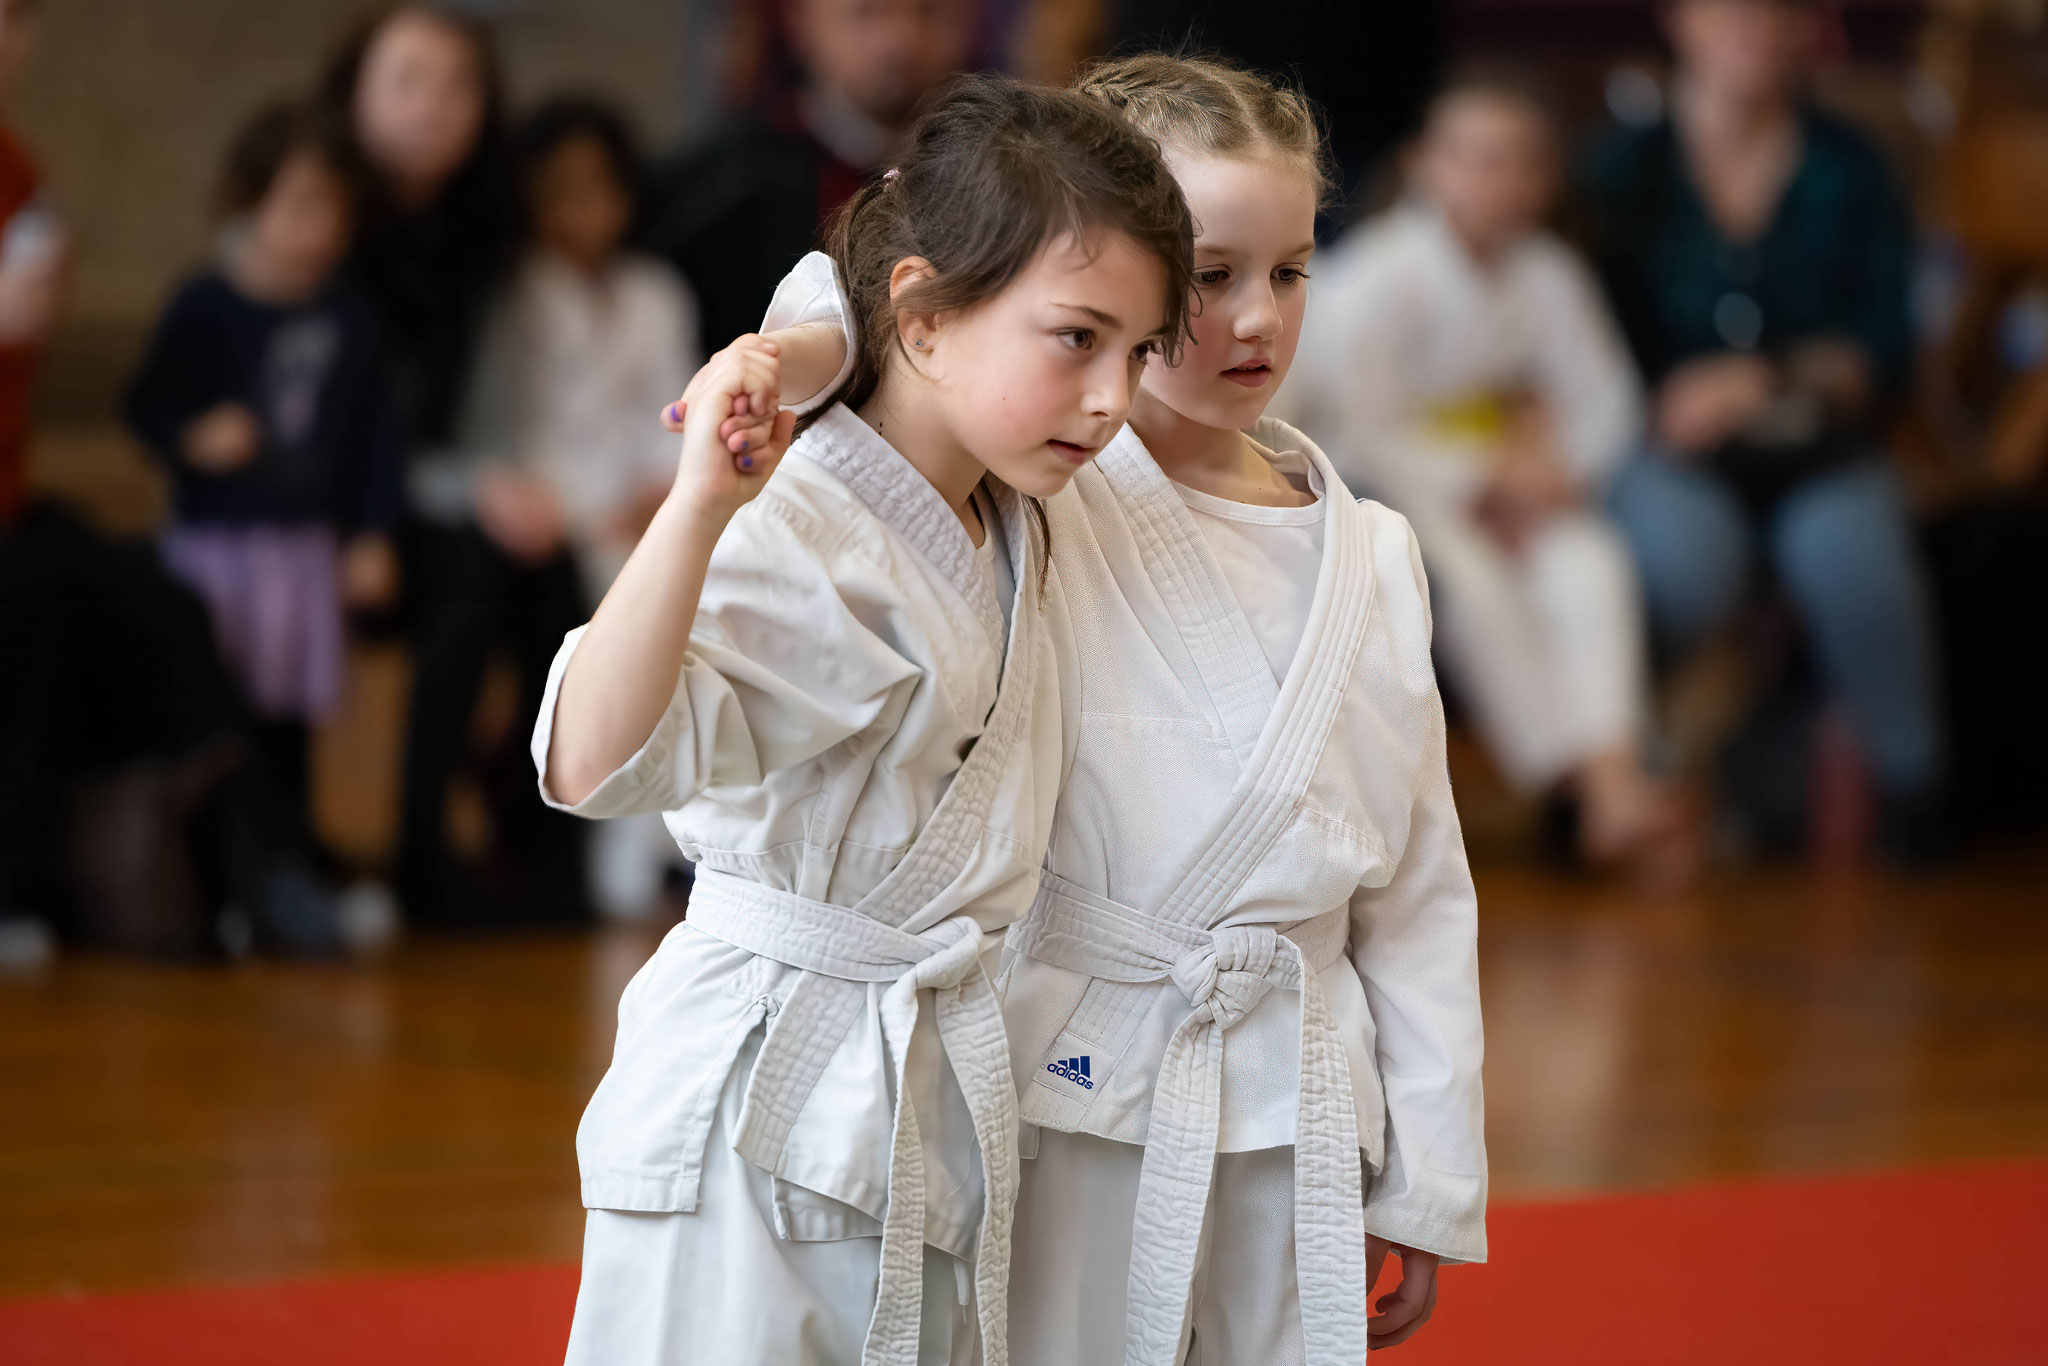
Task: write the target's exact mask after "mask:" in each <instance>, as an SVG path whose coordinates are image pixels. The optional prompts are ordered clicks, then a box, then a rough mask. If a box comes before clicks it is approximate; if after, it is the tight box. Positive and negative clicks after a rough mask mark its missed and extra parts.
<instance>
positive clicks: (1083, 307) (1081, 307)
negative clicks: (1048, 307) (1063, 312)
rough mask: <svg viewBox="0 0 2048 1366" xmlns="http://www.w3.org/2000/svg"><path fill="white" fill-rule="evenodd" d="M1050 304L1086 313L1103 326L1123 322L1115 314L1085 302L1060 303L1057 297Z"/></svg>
mask: <svg viewBox="0 0 2048 1366" xmlns="http://www.w3.org/2000/svg"><path fill="white" fill-rule="evenodd" d="M1052 306H1053V307H1054V308H1070V309H1072V310H1073V311H1074V312H1076V313H1086V314H1087V315H1088V316H1089V317H1091V318H1093V319H1095V321H1097V322H1099V323H1101V324H1102V325H1103V326H1104V327H1110V328H1115V327H1122V326H1123V324H1122V323H1121V322H1119V321H1118V320H1117V317H1116V315H1115V314H1113V313H1104V312H1103V311H1102V310H1101V309H1099V308H1090V307H1089V306H1088V305H1087V304H1068V303H1061V302H1060V301H1059V300H1058V299H1055V300H1053V304H1052Z"/></svg>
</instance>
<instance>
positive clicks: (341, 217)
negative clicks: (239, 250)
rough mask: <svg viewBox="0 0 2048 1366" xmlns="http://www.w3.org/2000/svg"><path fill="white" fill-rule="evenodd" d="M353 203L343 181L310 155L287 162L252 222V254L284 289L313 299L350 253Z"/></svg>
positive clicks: (250, 245)
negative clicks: (349, 243)
mask: <svg viewBox="0 0 2048 1366" xmlns="http://www.w3.org/2000/svg"><path fill="white" fill-rule="evenodd" d="M348 235H349V204H348V194H347V191H346V190H345V189H344V188H343V185H342V180H341V176H340V175H339V173H337V172H336V171H335V170H334V168H333V167H331V166H329V165H328V164H327V163H326V161H324V160H322V159H321V158H320V157H317V156H314V155H313V154H311V153H310V152H300V153H298V154H297V155H295V156H293V157H292V158H291V159H290V160H288V161H286V162H285V164H284V166H283V168H282V169H280V170H279V171H278V173H277V178H276V179H274V180H273V181H271V183H270V192H269V193H268V194H266V195H264V196H263V199H262V202H260V203H259V204H257V205H256V210H255V212H254V213H253V214H251V215H250V219H249V237H248V243H249V249H250V250H251V251H252V252H253V253H254V254H255V255H256V256H257V257H258V258H259V259H260V260H261V262H262V269H263V272H264V275H265V276H266V277H267V278H268V279H269V280H270V282H271V283H272V284H273V285H274V286H275V287H277V288H279V289H280V290H283V291H286V292H289V293H292V294H310V293H311V292H313V291H314V290H316V289H318V288H319V286H320V284H321V282H322V281H324V280H325V279H326V278H327V276H328V274H329V272H331V271H332V270H333V269H334V268H335V266H337V265H338V264H340V262H341V258H342V256H343V254H344V253H346V252H347V251H348Z"/></svg>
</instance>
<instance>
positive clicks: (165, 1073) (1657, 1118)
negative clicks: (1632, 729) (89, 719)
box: [0, 854, 2048, 1296]
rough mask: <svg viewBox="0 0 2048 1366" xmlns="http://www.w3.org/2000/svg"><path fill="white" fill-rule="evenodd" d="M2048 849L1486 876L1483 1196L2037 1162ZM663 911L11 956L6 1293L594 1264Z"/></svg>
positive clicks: (3, 1227) (3, 1091) (2047, 986)
mask: <svg viewBox="0 0 2048 1366" xmlns="http://www.w3.org/2000/svg"><path fill="white" fill-rule="evenodd" d="M2044 875H2048V858H2044V857H2040V856H2030V855H2024V854H2012V855H2006V856H1996V855H1994V856H1988V857H1985V858H1982V859H1979V860H1976V861H1973V863H1972V865H1971V866H1970V867H1969V868H1968V869H1967V870H1966V871H1964V872H1962V873H1959V874H1957V875H1954V876H1952V877H1950V878H1947V879H1945V880H1942V881H1938V882H1933V883H1928V884H1923V885H1899V884H1892V883H1886V882H1882V881H1875V880H1868V881H1857V880H1853V879H1850V880H1825V879H1821V878H1818V877H1815V876H1812V875H1807V874H1802V873H1792V872H1787V873H1782V874H1751V875H1745V876H1743V877H1741V878H1739V879H1733V880H1727V881H1722V882H1718V883H1715V884H1713V885H1710V886H1708V887H1707V888H1705V889H1704V890H1702V891H1701V892H1699V893H1698V894H1696V895H1694V896H1691V897H1689V898H1687V899H1684V900H1680V901H1671V902H1662V903H1658V902H1645V901H1642V900H1640V899H1637V898H1634V897H1632V896H1630V895H1628V894H1626V893H1623V892H1619V891H1608V890H1602V889H1598V888H1592V887H1588V886H1585V885H1581V884H1577V883H1571V882H1565V881H1560V880H1556V879H1551V878H1548V877H1546V876H1542V875H1538V874H1536V873H1533V872H1529V871H1526V870H1522V869H1519V868H1517V867H1515V866H1513V865H1512V864H1510V865H1506V866H1502V867H1495V868H1482V869H1481V871H1480V894H1481V907H1482V931H1481V939H1482V958H1483V977H1484V992H1485V1005H1486V1024H1487V1043H1488V1058H1487V1110H1488V1115H1487V1119H1488V1132H1489V1144H1490V1148H1491V1155H1492V1162H1493V1171H1494V1192H1495V1198H1496V1199H1497V1200H1513V1199H1519V1198H1528V1197H1534V1196H1542V1195H1546V1194H1551V1193H1559V1192H1568V1191H1581V1190H1588V1189H1600V1188H1609V1187H1643V1186H1662V1185H1670V1184H1677V1183H1688V1182H1695V1181H1700V1180H1703V1179H1710V1178H1720V1177H1731V1176H1740V1175H1746V1174H1752V1173H1785V1172H1814V1171H1832V1170H1847V1169H1865V1168H1871V1167H1878V1166H1888V1165H1897V1164H1918V1163H1948V1162H1959V1161H1971V1160H1978V1159H1988V1158H1998V1157H2012V1156H2026V1155H2042V1154H2048V895H2044V893H2043V891H2042V888H2043V886H2044V885H2048V878H2044ZM653 942H654V936H653V934H652V933H651V932H634V931H608V932H604V933H598V934H592V935H587V936H570V937H558V938H530V939H511V940H495V941H490V940H486V941H459V940H458V941H428V942H415V943H413V944H410V945H408V946H407V947H405V948H404V949H403V950H402V951H401V952H399V953H398V954H397V955H396V956H394V957H393V958H392V959H390V960H389V961H388V962H386V963H384V964H382V965H379V966H376V967H370V968H360V969H344V968H304V967H285V966H274V965H258V966H249V967H243V968H236V969H231V970H222V971H201V970H183V969H164V968H147V967H140V966H136V965H132V964H127V963H120V962H114V961H107V960H94V959H89V958H73V959H67V960H64V961H61V962H60V963H59V964H57V965H56V966H55V967H54V968H52V969H50V970H49V971H47V972H46V973H45V974H44V975H42V976H40V977H36V978H32V979H26V980H24V979H12V980H0V1296H15V1295H34V1294H50V1293H72V1292H77V1291H82V1290H101V1289H109V1288H116V1287H131V1286H144V1285H162V1284H176V1283H189V1282H217V1281H223V1280H245V1279H257V1278H270V1277H279V1276H300V1275H316V1274H326V1273H333V1272H348V1271H361V1270H371V1269H393V1268H413V1267H424V1266H439V1265H455V1264H465V1263H481V1262H505V1261H527V1260H570V1259H573V1258H574V1257H575V1256H576V1253H577V1247H578V1236H579V1229H580V1222H581V1212H580V1210H579V1209H578V1206H577V1199H576V1187H575V1165H574V1151H573V1136H574V1132H575V1125H576V1119H577V1116H578V1113H579V1112H580V1110H581V1108H582V1105H583V1102H584V1100H585V1099H586V1098H587V1096H588V1095H589V1092H590V1089H591V1086H592V1085H593V1084H594V1083H595V1081H596V1079H597V1077H598V1075H599V1074H600V1072H601V1071H602V1069H603V1066H604V1061H605V1057H606V1054H607V1051H608V1049H609V1047H610V1041H611V1029H612V1026H611V1013H612V1009H613V1006H614V1003H615V1002H616V999H617V996H618V992H619V989H620V987H621V986H622V985H623V984H624V982H625V981H626V979H627V978H628V977H629V976H630V975H631V973H632V972H633V970H634V969H635V968H636V967H637V966H638V965H639V963H640V961H641V960H642V959H643V958H644V957H645V956H646V954H647V953H648V952H649V951H650V949H651V948H652V945H653Z"/></svg>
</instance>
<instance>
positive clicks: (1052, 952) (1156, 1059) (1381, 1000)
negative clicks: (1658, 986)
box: [1001, 420, 1486, 1366]
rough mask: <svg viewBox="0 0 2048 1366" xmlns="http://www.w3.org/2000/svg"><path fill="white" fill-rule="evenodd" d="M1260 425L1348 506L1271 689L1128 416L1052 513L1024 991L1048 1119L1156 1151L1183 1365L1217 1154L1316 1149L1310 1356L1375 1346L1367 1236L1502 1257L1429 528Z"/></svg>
mask: <svg viewBox="0 0 2048 1366" xmlns="http://www.w3.org/2000/svg"><path fill="white" fill-rule="evenodd" d="M1250 435H1251V436H1252V438H1253V439H1254V440H1256V441H1258V442H1260V443H1261V444H1263V445H1265V446H1266V447H1268V448H1269V449H1274V450H1282V451H1290V450H1291V451H1301V452H1304V453H1305V454H1306V455H1307V456H1308V457H1309V459H1310V460H1312V461H1313V462H1314V463H1315V465H1316V466H1317V467H1318V469H1319V470H1320V472H1321V476H1322V479H1323V481H1324V484H1325V487H1326V488H1328V489H1329V490H1330V491H1331V493H1332V495H1333V496H1331V497H1330V498H1329V500H1328V502H1329V510H1328V522H1327V524H1326V527H1325V536H1324V553H1323V563H1322V568H1321V575H1320V578H1319V580H1318V582H1317V584H1316V591H1315V598H1314V603H1313V606H1312V608H1311V611H1310V615H1309V620H1308V627H1307V631H1306V633H1305V636H1304V639H1303V641H1302V644H1301V648H1300V650H1299V651H1298V653H1297V655H1296V657H1295V659H1294V661H1293V664H1292V667H1291V668H1290V669H1289V670H1288V673H1287V676H1286V678H1285V680H1284V682H1281V683H1279V684H1276V683H1275V681H1274V678H1273V671H1272V668H1271V666H1270V665H1269V663H1268V660H1267V658H1266V656H1265V654H1264V653H1263V651H1262V649H1261V647H1260V644H1259V641H1258V639H1257V637H1256V636H1255V635H1254V633H1253V630H1252V627H1251V625H1250V623H1249V622H1248V621H1247V620H1246V617H1245V613H1244V612H1243V611H1242V610H1241V608H1240V606H1239V604H1238V602H1237V600H1236V598H1235V597H1234V596H1233V594H1232V591H1231V588H1230V586H1229V584H1228V583H1227V582H1226V580H1225V579H1224V577H1223V574H1222V571H1221V569H1220V568H1219V567H1218V565H1217V563H1216V561H1215V558H1214V556H1213V555H1212V553H1211V552H1210V549H1209V546H1208V544H1207V542H1206V541H1205V539H1204V537H1203V535H1202V532H1201V529H1200V527H1199V526H1198V525H1197V524H1196V522H1195V520H1194V518H1193V516H1192V515H1191V514H1190V513H1189V511H1188V509H1187V507H1186V505H1185V504H1184V502H1183V501H1182V499H1181V497H1180V496H1179V494H1178V493H1177V492H1176V491H1175V490H1174V488H1173V486H1172V484H1171V483H1170V482H1169V481H1168V480H1167V478H1166V477H1165V476H1164V475H1163V474H1162V473H1161V472H1160V470H1159V468H1158V466H1157V465H1156V464H1154V463H1153V461H1152V458H1151V456H1150V455H1149V454H1147V453H1146V451H1145V449H1144V447H1143V445H1142V443H1140V442H1139V441H1138V439H1137V437H1136V436H1135V434H1133V433H1132V431H1131V430H1130V429H1129V428H1128V427H1126V428H1125V429H1124V430H1123V432H1122V433H1120V434H1119V436H1118V437H1117V439H1116V440H1115V441H1114V442H1113V443H1112V444H1111V446H1110V447H1109V448H1108V449H1107V450H1105V451H1104V452H1103V454H1102V455H1101V456H1100V457H1099V458H1098V459H1097V461H1096V462H1095V464H1094V465H1093V466H1092V467H1090V468H1088V469H1085V470H1083V471H1082V472H1081V473H1080V475H1078V476H1077V477H1076V479H1075V481H1074V487H1073V489H1072V490H1071V491H1070V493H1069V494H1068V495H1065V496H1062V497H1061V498H1059V499H1054V500H1052V501H1051V502H1050V503H1049V504H1048V510H1049V512H1050V514H1051V522H1052V546H1053V551H1052V554H1053V563H1054V565H1055V567H1056V569H1057V571H1058V572H1059V574H1060V575H1061V579H1062V586H1063V589H1064V591H1065V595H1066V596H1065V601H1066V604H1067V607H1068V609H1069V611H1070V612H1071V614H1072V621H1073V630H1074V635H1075V641H1076V644H1077V646H1078V649H1079V653H1078V655H1077V656H1076V660H1077V668H1078V681H1077V685H1076V692H1075V693H1074V694H1073V695H1071V696H1070V700H1069V706H1070V707H1071V708H1073V709H1074V710H1073V715H1072V716H1071V717H1070V719H1069V725H1070V727H1072V726H1075V725H1077V726H1078V743H1077V746H1076V750H1075V754H1074V756H1073V758H1072V760H1071V765H1072V766H1071V771H1070V773H1069V775H1068V777H1067V780H1066V784H1065V788H1064V791H1063V794H1062V796H1061V799H1060V805H1059V812H1058V818H1057V822H1056V825H1055V829H1054V833H1053V839H1052V845H1051V850H1050V854H1049V858H1048V865H1047V873H1046V877H1045V880H1044V885H1043V888H1042V889H1041V892H1040V895H1039V897H1038V899H1037V901H1036V903H1035V905H1034V907H1033V909H1032V913H1031V915H1030V916H1029V917H1028V918H1027V919H1026V920H1025V921H1024V922H1023V923H1022V924H1020V925H1019V926H1017V928H1016V929H1014V930H1013V931H1012V932H1011V934H1010V936H1009V941H1008V942H1009V946H1010V949H1011V950H1012V954H1011V956H1010V958H1009V960H1008V961H1007V963H1006V966H1005V968H1004V977H1003V980H1002V983H1001V985H1002V989H1003V994H1004V1014H1005V1018H1006V1020H1007V1023H1008V1026H1009V1029H1010V1048H1011V1056H1012V1060H1013V1062H1014V1064H1015V1066H1016V1068H1017V1087H1018V1092H1019V1105H1020V1109H1021V1113H1022V1118H1023V1120H1024V1122H1025V1123H1026V1125H1027V1126H1029V1125H1040V1126H1049V1127H1052V1128H1056V1129H1061V1130H1066V1131H1070V1132H1084V1133H1092V1134H1098V1135H1101V1136H1103V1137H1106V1138H1111V1139H1117V1140H1121V1141H1124V1142H1129V1143H1143V1144H1145V1145H1146V1153H1145V1159H1144V1169H1143V1177H1142V1180H1141V1183H1140V1188H1139V1196H1138V1209H1137V1228H1136V1229H1135V1231H1134V1242H1133V1255H1132V1262H1131V1285H1130V1299H1129V1306H1130V1308H1129V1315H1128V1320H1127V1340H1128V1348H1129V1359H1130V1360H1131V1361H1132V1362H1134V1363H1154V1362H1156V1363H1160V1366H1170V1363H1171V1362H1172V1361H1173V1359H1174V1353H1175V1350H1176V1346H1177V1343H1178V1340H1179V1336H1180V1333H1181V1328H1182V1323H1183V1320H1184V1317H1185V1311H1186V1304H1187V1295H1188V1284H1189V1277H1190V1274H1191V1272H1192V1268H1193V1265H1194V1260H1195V1257H1196V1253H1197V1247H1198V1244H1199V1241H1200V1237H1201V1232H1202V1219H1203V1211H1204V1205H1205V1203H1206V1201H1207V1198H1208V1192H1209V1183H1210V1174H1211V1171H1212V1169H1213V1166H1214V1155H1215V1153H1216V1152H1217V1151H1219V1150H1221V1151H1242V1150H1248V1149H1254V1148H1262V1147H1269V1146H1275V1145H1280V1144H1288V1143H1291V1144H1293V1145H1294V1148H1295V1167H1294V1171H1295V1204H1296V1208H1295V1232H1296V1243H1297V1257H1298V1260H1299V1277H1298V1279H1299V1283H1300V1291H1301V1312H1302V1326H1303V1335H1304V1341H1305V1346H1306V1348H1307V1352H1308V1359H1309V1360H1310V1361H1311V1362H1335V1361H1338V1360H1344V1361H1356V1360H1357V1359H1358V1358H1359V1357H1360V1355H1361V1354H1362V1353H1363V1349H1364V1344H1365V1335H1366V1327H1365V1319H1366V1313H1367V1305H1366V1300H1367V1287H1366V1285H1365V1280H1364V1234H1365V1232H1366V1230H1368V1229H1369V1230H1371V1231H1372V1232H1374V1233H1376V1234H1378V1235H1380V1236H1382V1237H1386V1238H1388V1239H1391V1240H1393V1241H1395V1242H1398V1243H1402V1244H1405V1245H1408V1246H1412V1247H1418V1248H1424V1249H1427V1250H1430V1251H1433V1252H1436V1253H1438V1254H1439V1255H1441V1256H1443V1257H1444V1258H1445V1259H1447V1260H1452V1261H1479V1260H1483V1259H1484V1257H1485V1254H1486V1239H1485V1225H1484V1211H1485V1203H1486V1159H1485V1148H1484V1138H1483V1132H1482V1114H1481V1096H1480V1056H1481V1030H1480V1015H1479V999H1478V971H1477V956H1476V907H1475V903H1474V896H1473V890H1472V880H1471V874H1470V872H1469V870H1468V867H1467V864H1466V859H1465V852H1464V845H1463V841H1462V838H1461V836H1460V833H1459V828H1458V817H1457V811H1456V809H1455V807H1454V806H1453V805H1452V801H1451V789H1450V781H1449V777H1448V775H1447V773H1446V770H1445V760H1444V722H1443V711H1442V706H1441V703H1440V700H1439V698H1438V695H1437V690H1436V684H1435V677H1434V674H1433V672H1432V669H1431V664H1430V650H1429V643H1430V626H1431V622H1430V610H1429V603H1428V596H1427V590H1426V588H1425V585H1424V582H1423V576H1422V570H1421V562H1420V558H1419V556H1418V554H1417V551H1416V545H1415V540H1414V537H1413V536H1412V534H1411V533H1410V531H1409V529H1408V526H1407V524H1406V522H1404V521H1403V520H1402V519H1401V517H1400V516H1399V515H1397V514H1395V513H1393V512H1390V511H1388V510H1387V509H1385V508H1383V507H1380V506H1379V505H1377V504H1373V503H1358V502H1354V501H1353V500H1352V499H1351V498H1350V497H1349V496H1348V495H1347V494H1346V493H1345V492H1344V489H1343V485H1342V482H1341V481H1340V480H1339V478H1338V476H1337V474H1336V472H1335V471H1334V470H1333V469H1332V468H1331V467H1330V463H1329V461H1328V460H1327V459H1326V458H1325V457H1324V455H1323V454H1322V452H1321V451H1319V450H1317V449H1316V447H1315V446H1314V445H1313V444H1312V443H1311V442H1309V441H1308V440H1307V439H1306V438H1304V437H1303V436H1302V435H1301V434H1300V433H1298V432H1296V431H1294V430H1293V429H1291V428H1289V427H1286V426H1285V425H1283V424H1281V423H1278V422H1274V421H1270V420H1269V421H1264V422H1261V423H1259V424H1258V425H1257V426H1255V427H1253V428H1252V429H1251V432H1250ZM1029 1132H1030V1131H1029V1130H1028V1129H1027V1143H1028V1142H1029ZM1361 1152H1362V1153H1363V1155H1364V1161H1365V1162H1366V1163H1367V1164H1368V1165H1369V1167H1370V1169H1371V1170H1372V1172H1373V1173H1374V1176H1373V1179H1372V1180H1371V1182H1370V1186H1369V1189H1362V1188H1361V1187H1362V1185H1363V1182H1362V1180H1361V1159H1360V1154H1361ZM1219 1232H1220V1231H1219Z"/></svg>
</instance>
